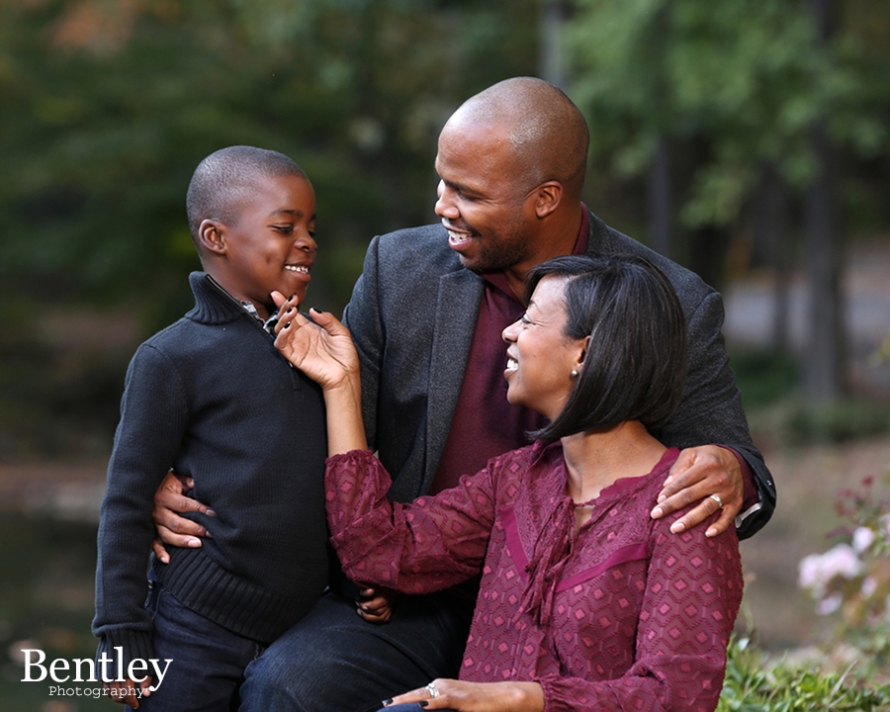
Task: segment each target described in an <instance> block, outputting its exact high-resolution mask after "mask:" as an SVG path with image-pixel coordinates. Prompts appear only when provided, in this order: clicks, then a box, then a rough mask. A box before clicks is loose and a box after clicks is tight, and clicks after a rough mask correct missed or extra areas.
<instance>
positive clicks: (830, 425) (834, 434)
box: [785, 399, 890, 445]
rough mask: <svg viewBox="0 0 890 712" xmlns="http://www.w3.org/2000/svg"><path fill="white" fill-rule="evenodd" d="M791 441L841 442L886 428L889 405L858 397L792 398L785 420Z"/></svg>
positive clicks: (803, 442)
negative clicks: (828, 399)
mask: <svg viewBox="0 0 890 712" xmlns="http://www.w3.org/2000/svg"><path fill="white" fill-rule="evenodd" d="M785 428H786V435H787V439H788V442H789V443H790V444H792V445H807V444H815V443H841V442H847V441H850V440H856V439H859V438H867V437H872V436H875V435H881V434H883V433H886V432H888V431H890V406H888V405H887V404H885V403H880V402H873V401H867V400H862V399H843V400H839V401H836V402H832V403H812V402H807V401H795V402H793V403H792V404H791V407H790V408H789V409H788V411H787V414H786V420H785Z"/></svg>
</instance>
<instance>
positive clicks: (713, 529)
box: [705, 507, 735, 537]
mask: <svg viewBox="0 0 890 712" xmlns="http://www.w3.org/2000/svg"><path fill="white" fill-rule="evenodd" d="M732 526H735V514H734V513H733V512H732V510H731V509H730V508H729V507H724V508H723V514H721V515H720V519H718V520H717V521H716V522H714V523H713V524H712V525H711V526H709V527H708V531H706V532H705V536H707V537H712V536H718V535H720V534H722V533H723V532H725V531H726V530H727V529H729V528H730V527H732Z"/></svg>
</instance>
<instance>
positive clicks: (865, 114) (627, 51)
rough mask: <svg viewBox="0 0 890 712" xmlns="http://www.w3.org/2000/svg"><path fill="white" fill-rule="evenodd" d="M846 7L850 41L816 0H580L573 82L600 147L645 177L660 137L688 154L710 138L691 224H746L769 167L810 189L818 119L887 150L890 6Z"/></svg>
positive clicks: (684, 206) (860, 148) (685, 206)
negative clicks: (819, 26)
mask: <svg viewBox="0 0 890 712" xmlns="http://www.w3.org/2000/svg"><path fill="white" fill-rule="evenodd" d="M843 8H844V16H843V17H842V23H841V24H842V30H841V35H840V37H839V38H838V40H837V41H836V42H833V43H831V44H829V45H827V46H822V45H820V44H819V43H817V42H816V41H815V36H814V25H813V20H812V18H811V16H810V14H809V12H810V10H809V4H808V3H801V2H796V1H792V0H725V1H723V2H719V3H714V2H711V1H710V0H625V1H624V2H620V3H618V2H611V1H610V0H579V2H578V12H577V14H576V16H575V19H574V21H573V24H572V27H571V28H570V31H569V41H570V53H571V58H572V64H573V66H574V68H575V73H576V80H575V83H574V87H573V88H574V90H575V92H576V95H577V97H578V99H579V102H580V105H581V106H583V107H584V108H585V109H586V111H587V113H588V116H589V119H590V122H591V125H592V129H593V136H594V141H593V151H594V155H595V156H596V155H599V156H608V157H611V161H612V165H613V167H614V168H615V169H616V170H617V171H619V172H620V173H624V174H626V175H637V174H640V173H642V172H643V171H644V170H645V169H646V168H647V166H648V164H649V161H650V158H651V155H652V151H653V150H654V147H655V141H656V138H657V137H664V138H667V139H669V140H670V141H672V142H673V143H674V144H675V145H676V147H677V151H678V152H682V151H683V150H684V149H685V151H686V152H689V151H699V150H700V149H699V148H695V146H694V144H696V143H698V144H699V145H702V144H703V145H704V146H705V151H704V152H703V155H704V159H703V160H700V161H696V162H695V164H694V165H693V166H692V175H691V176H690V178H689V181H688V188H687V192H686V193H685V194H683V195H682V198H681V200H682V203H681V210H680V215H681V219H682V222H683V223H684V224H685V225H686V226H687V227H689V228H695V227H699V226H702V225H708V224H717V225H725V224H729V223H732V222H733V221H734V220H736V219H737V218H738V216H739V214H740V212H741V210H742V209H743V207H744V205H745V203H746V201H747V200H748V198H749V197H750V194H751V192H752V189H753V188H754V187H755V185H756V182H757V180H758V175H759V172H760V170H761V167H762V165H763V164H764V163H770V164H772V165H775V166H777V167H778V169H779V171H780V172H781V173H782V174H783V175H784V177H785V179H786V180H788V181H789V182H790V183H792V184H794V185H797V186H804V185H806V184H808V183H809V182H810V181H811V180H812V179H813V177H814V171H815V164H814V162H813V160H812V157H811V155H810V148H809V145H808V138H809V131H810V128H811V126H812V124H813V121H814V120H815V119H818V118H824V119H826V120H827V121H828V123H829V125H830V127H831V129H832V132H833V135H834V137H835V138H836V139H837V140H839V141H841V142H844V143H846V144H847V145H848V146H850V147H851V148H853V149H854V150H855V151H857V152H858V153H859V154H860V155H863V156H874V155H876V154H877V153H878V152H880V151H886V149H887V147H888V144H890V133H888V128H887V124H886V121H885V116H886V113H887V111H888V108H890V54H888V52H887V51H886V47H887V44H886V39H887V33H888V28H890V11H888V6H887V5H886V4H884V5H880V6H879V3H865V2H847V3H843ZM866 18H867V19H866ZM868 23H873V24H868ZM882 43H883V44H882Z"/></svg>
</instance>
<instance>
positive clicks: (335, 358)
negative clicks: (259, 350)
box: [272, 292, 359, 389]
mask: <svg viewBox="0 0 890 712" xmlns="http://www.w3.org/2000/svg"><path fill="white" fill-rule="evenodd" d="M280 297H281V295H280V294H279V293H278V292H273V293H272V298H273V299H274V300H275V303H276V304H278V302H279V298H280ZM309 313H310V316H311V317H312V320H309V319H307V318H306V317H305V316H304V315H302V314H300V312H299V311H298V310H297V300H296V297H290V298H289V299H287V300H285V301H284V302H282V303H281V304H279V308H278V323H277V324H276V325H275V334H276V338H275V346H276V347H277V348H278V350H279V351H281V353H282V354H284V356H285V358H287V360H288V361H290V362H291V363H292V364H293V365H294V366H295V367H296V368H298V369H300V370H301V371H302V372H303V373H305V374H306V375H307V376H309V378H311V379H312V380H313V381H317V382H318V383H319V384H321V386H322V388H325V389H335V388H339V387H341V386H349V385H350V380H351V379H352V378H358V374H359V362H358V354H357V353H356V351H355V346H353V343H352V337H351V336H350V334H349V330H348V329H347V328H346V327H345V326H343V324H341V323H340V321H339V320H338V319H337V318H336V317H335V316H334V315H333V314H330V313H328V312H320V311H317V310H315V309H310V310H309Z"/></svg>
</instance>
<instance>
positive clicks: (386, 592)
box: [355, 587, 399, 623]
mask: <svg viewBox="0 0 890 712" xmlns="http://www.w3.org/2000/svg"><path fill="white" fill-rule="evenodd" d="M358 593H359V598H358V600H357V601H356V602H355V603H356V610H357V611H358V614H359V615H360V616H361V617H362V618H364V619H365V620H366V621H368V622H369V623H387V622H388V621H389V619H390V618H392V610H393V606H394V605H395V602H396V598H397V597H398V595H399V594H398V592H397V591H393V590H392V589H391V588H382V587H381V588H363V589H361V590H360V591H359V592H358Z"/></svg>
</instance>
